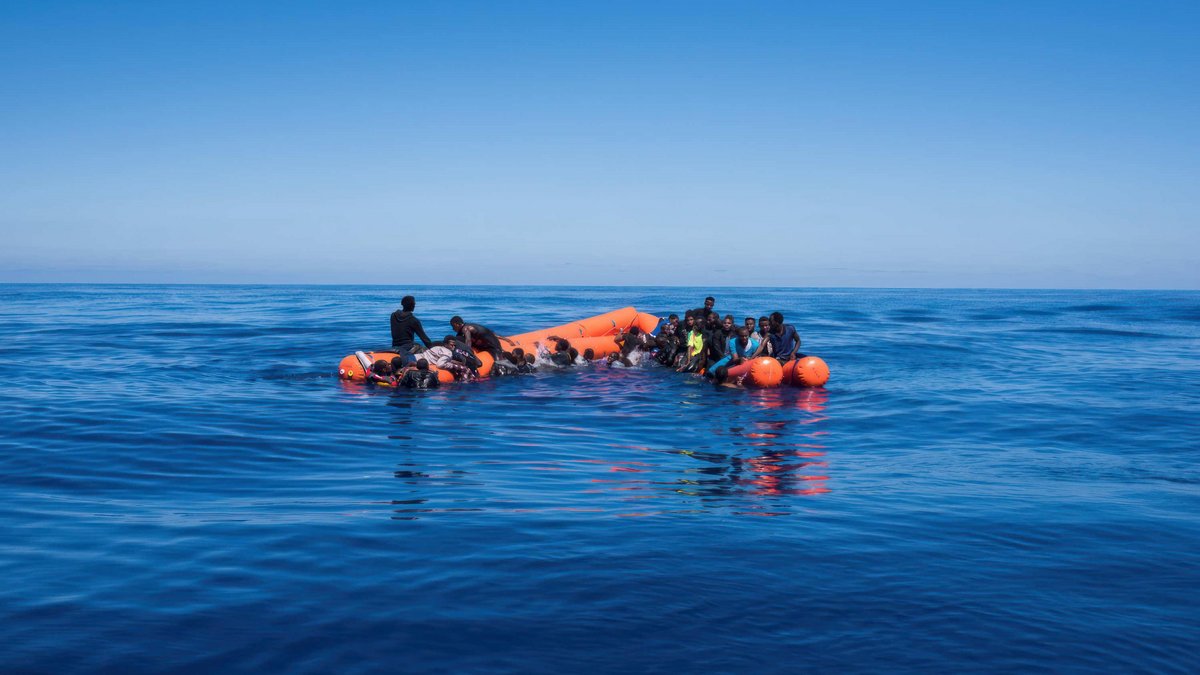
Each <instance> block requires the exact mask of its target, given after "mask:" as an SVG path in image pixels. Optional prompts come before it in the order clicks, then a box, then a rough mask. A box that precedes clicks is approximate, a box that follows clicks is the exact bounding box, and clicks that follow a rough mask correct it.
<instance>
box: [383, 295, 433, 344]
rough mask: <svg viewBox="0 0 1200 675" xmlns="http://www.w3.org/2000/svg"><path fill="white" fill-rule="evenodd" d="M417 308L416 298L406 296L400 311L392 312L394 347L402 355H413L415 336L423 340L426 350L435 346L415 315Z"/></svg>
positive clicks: (402, 299)
mask: <svg viewBox="0 0 1200 675" xmlns="http://www.w3.org/2000/svg"><path fill="white" fill-rule="evenodd" d="M416 306H417V300H416V298H414V297H413V296H411V295H406V296H404V297H403V298H401V299H400V309H398V310H396V311H394V312H392V346H393V347H395V348H396V351H397V352H399V353H400V354H405V355H411V354H412V348H413V336H414V335H416V336H417V337H419V338H421V342H424V343H425V348H426V349H428V348H430V347H432V346H433V340H430V339H429V336H428V335H426V334H425V329H424V328H422V327H421V320H420V319H418V318H417V317H416V316H415V315H413V309H414V308H416Z"/></svg>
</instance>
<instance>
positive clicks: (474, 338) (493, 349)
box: [450, 316, 517, 359]
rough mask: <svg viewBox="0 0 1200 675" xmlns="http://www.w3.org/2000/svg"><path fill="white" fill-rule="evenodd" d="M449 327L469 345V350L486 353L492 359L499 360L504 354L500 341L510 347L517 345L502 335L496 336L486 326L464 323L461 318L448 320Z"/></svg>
mask: <svg viewBox="0 0 1200 675" xmlns="http://www.w3.org/2000/svg"><path fill="white" fill-rule="evenodd" d="M450 327H451V328H453V329H454V332H455V333H457V334H458V336H459V338H460V339H462V341H463V342H465V343H467V344H468V345H470V347H471V349H474V350H475V351H477V352H487V353H489V354H491V355H492V358H494V359H499V358H500V356H501V354H503V352H504V348H503V347H501V346H500V341H501V340H504V341H505V342H507V343H508V344H510V345H515V344H517V343H515V342H513V341H512V340H509V339H508V338H506V337H504V336H502V335H496V334H495V333H493V332H492V330H491V329H490V328H488V327H487V326H481V325H479V324H477V323H466V322H464V321H463V320H462V317H461V316H456V317H454V318H452V319H450Z"/></svg>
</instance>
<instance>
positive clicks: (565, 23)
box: [0, 1, 1200, 288]
mask: <svg viewBox="0 0 1200 675" xmlns="http://www.w3.org/2000/svg"><path fill="white" fill-rule="evenodd" d="M1197 35H1200V3H1195V2H1176V3H1173V2H1154V3H1131V2H1123V3H1111V2H1078V3H1071V2H1029V3H1021V2H1009V3H983V2H979V3H973V2H930V3H924V2H878V3H875V2H837V3H833V2H829V3H819V4H814V3H800V2H786V3H771V2H756V3H734V2H725V3H716V2H703V1H692V2H654V3H647V2H597V3H587V4H585V3H567V2H546V3H534V2H521V3H495V2H484V3H469V2H448V3H433V2H429V3H392V2H338V3H332V2H331V3H322V4H316V3H251V2H236V3H217V2H193V3H171V2H148V3H127V2H108V3H94V2H81V3H57V2H29V3H15V2H10V3H4V4H3V5H0V86H2V87H3V92H4V95H3V98H2V100H3V103H0V281H118V282H125V281H132V282H138V281H145V282H228V283H240V282H281V283H395V284H411V283H559V284H633V285H642V284H646V285H693V284H697V285H713V286H733V285H769V286H899V287H906V286H914V287H924V286H933V287H1018V288H1019V287H1042V288H1049V287H1052V288H1076V287H1082V288H1096V287H1100V288H1200V271H1198V270H1200V265H1197V257H1198V256H1197V251H1200V189H1197V188H1198V186H1200V180H1198V178H1200V124H1198V123H1197V120H1200V40H1197V39H1196V36H1197Z"/></svg>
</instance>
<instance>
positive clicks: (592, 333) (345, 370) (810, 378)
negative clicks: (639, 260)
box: [338, 307, 829, 387]
mask: <svg viewBox="0 0 1200 675" xmlns="http://www.w3.org/2000/svg"><path fill="white" fill-rule="evenodd" d="M658 324H659V318H658V317H657V316H654V315H653V314H644V313H641V312H638V311H637V310H636V309H634V308H633V307H625V308H622V309H617V310H613V311H611V312H608V313H606V314H598V315H596V316H593V317H588V318H586V319H581V320H579V321H575V322H572V323H564V324H562V325H561V326H553V327H551V328H543V329H541V330H535V331H530V332H528V333H521V334H520V335H512V336H509V339H510V340H512V341H513V344H511V345H509V344H507V343H504V347H505V349H506V350H508V351H511V350H512V349H515V348H517V347H520V348H522V349H524V350H525V351H526V352H527V353H530V354H534V355H536V354H537V353H538V346H539V345H541V346H543V347H545V348H547V349H550V348H551V346H552V345H550V344H549V339H550V338H551V337H560V338H563V339H566V340H568V341H570V343H571V346H572V347H574V348H575V349H578V350H579V353H580V354H582V353H583V352H584V351H586V350H588V349H591V350H592V352H593V354H594V355H595V358H597V359H600V358H603V357H605V356H608V355H609V354H611V353H613V352H616V351H619V350H620V346H619V345H617V343H616V341H615V340H613V337H614V336H616V335H617V334H618V333H621V332H622V331H628V330H629V329H630V328H632V327H635V326H636V327H637V328H638V329H640V330H641V331H643V332H645V333H653V332H654V331H655V329H657V328H658ZM502 342H503V341H502ZM397 356H399V354H398V353H396V352H393V351H373V352H355V353H354V354H350V355H348V356H346V357H344V358H342V361H341V363H339V364H338V377H340V378H342V379H343V380H350V381H352V382H364V381H366V379H367V373H368V372H369V371H370V369H371V364H372V363H374V362H375V361H377V360H379V359H384V360H386V361H390V360H392V359H393V358H395V357H397ZM475 356H476V357H477V358H478V359H479V360H480V361H481V362H482V365H481V366H480V367H479V369H478V370H479V374H480V376H481V377H487V376H488V374H489V373H490V372H491V371H492V365H493V359H492V355H491V354H489V353H487V352H478V351H477V352H475ZM429 369H430V370H433V371H437V374H438V380H440V381H442V382H453V381H454V376H453V375H451V374H450V373H449V372H447V371H444V370H438V369H437V368H436V367H434V366H430V368H429ZM734 378H736V379H739V380H740V381H741V382H742V384H745V385H747V386H752V387H776V386H779V385H780V384H790V385H794V386H797V387H819V386H821V385H823V384H825V383H826V382H827V381H828V380H829V366H827V365H826V364H825V362H824V361H822V360H821V359H820V358H818V357H816V356H805V357H802V358H799V359H794V360H792V361H789V362H788V363H786V364H782V365H781V364H780V363H779V361H777V360H776V359H773V358H771V357H769V356H763V357H759V358H756V359H747V360H745V361H743V362H742V363H740V364H738V365H736V366H732V367H730V368H729V370H728V374H727V379H734Z"/></svg>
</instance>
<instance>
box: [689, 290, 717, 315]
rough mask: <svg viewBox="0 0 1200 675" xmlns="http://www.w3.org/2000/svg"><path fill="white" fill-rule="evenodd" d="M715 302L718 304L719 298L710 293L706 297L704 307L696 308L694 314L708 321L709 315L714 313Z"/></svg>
mask: <svg viewBox="0 0 1200 675" xmlns="http://www.w3.org/2000/svg"><path fill="white" fill-rule="evenodd" d="M715 304H717V299H716V298H714V297H713V296H711V295H710V296H708V297H707V298H705V299H704V306H703V307H697V308H696V309H693V310H692V315H693V316H695V317H696V319H703V320H704V321H708V316H709V315H710V314H712V313H713V305H715Z"/></svg>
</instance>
